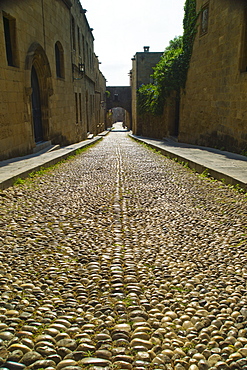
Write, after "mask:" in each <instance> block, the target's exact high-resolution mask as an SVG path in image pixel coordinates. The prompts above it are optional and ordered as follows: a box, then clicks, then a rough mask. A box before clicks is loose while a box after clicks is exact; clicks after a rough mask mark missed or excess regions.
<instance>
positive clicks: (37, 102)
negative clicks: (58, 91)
mask: <svg viewBox="0 0 247 370" xmlns="http://www.w3.org/2000/svg"><path fill="white" fill-rule="evenodd" d="M25 69H26V91H27V95H28V96H29V99H28V101H27V103H28V104H29V105H30V107H31V109H28V111H29V112H30V123H31V125H32V132H33V141H34V142H36V143H37V142H40V141H43V140H50V125H49V117H50V114H49V97H50V96H51V95H52V94H53V89H52V81H51V70H50V65H49V61H48V58H47V56H46V53H45V51H44V49H43V48H42V46H41V45H39V44H38V43H36V42H35V43H33V44H32V45H31V46H30V48H29V50H28V53H27V56H26V63H25Z"/></svg>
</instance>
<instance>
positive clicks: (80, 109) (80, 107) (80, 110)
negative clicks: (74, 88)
mask: <svg viewBox="0 0 247 370" xmlns="http://www.w3.org/2000/svg"><path fill="white" fill-rule="evenodd" d="M79 114H80V122H82V106H81V93H79Z"/></svg>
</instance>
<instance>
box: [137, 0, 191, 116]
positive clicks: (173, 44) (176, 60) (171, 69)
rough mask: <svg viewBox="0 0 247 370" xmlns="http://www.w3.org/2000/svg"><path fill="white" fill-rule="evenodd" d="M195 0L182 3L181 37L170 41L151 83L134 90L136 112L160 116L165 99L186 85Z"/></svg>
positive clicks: (155, 69) (156, 67)
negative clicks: (136, 105) (136, 103)
mask: <svg viewBox="0 0 247 370" xmlns="http://www.w3.org/2000/svg"><path fill="white" fill-rule="evenodd" d="M196 20H197V14H196V0H186V1H185V5H184V20H183V27H184V33H183V36H179V37H175V38H174V39H173V40H171V41H170V43H169V46H168V47H167V48H166V49H165V51H164V53H163V56H162V57H161V59H160V61H159V62H158V64H157V65H156V66H155V67H154V73H153V75H152V77H153V80H154V83H153V84H148V85H142V86H141V87H140V88H139V89H138V92H137V97H138V98H137V99H138V100H137V102H138V112H139V113H140V114H142V113H145V112H150V113H153V114H157V115H161V114H162V113H163V109H164V103H165V100H166V98H167V97H168V96H169V95H170V94H171V92H172V91H177V92H179V91H180V88H181V87H184V86H185V82H186V77H187V71H188V68H189V63H190V58H191V53H192V47H193V41H194V37H195V33H196Z"/></svg>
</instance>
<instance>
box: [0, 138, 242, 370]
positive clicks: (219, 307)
mask: <svg viewBox="0 0 247 370" xmlns="http://www.w3.org/2000/svg"><path fill="white" fill-rule="evenodd" d="M0 195H1V196H0V201H1V208H0V229H1V234H0V365H1V364H2V367H0V369H1V370H3V369H9V370H22V369H24V368H26V369H34V370H36V369H37V370H38V369H47V370H54V369H57V370H61V369H63V370H77V369H78V370H79V369H90V370H110V369H115V370H117V369H135V370H151V369H152V370H153V369H154V370H161V369H164V370H172V369H176V370H198V369H199V370H207V369H211V370H215V369H222V370H225V369H226V370H227V369H231V370H235V369H241V370H242V369H243V370H244V369H247V359H246V357H247V325H246V324H247V245H246V240H247V207H246V199H247V198H246V196H245V195H244V194H240V193H238V192H237V191H235V190H232V189H230V188H229V187H227V186H226V185H224V184H222V183H220V182H217V181H210V180H209V179H207V178H204V177H202V176H200V175H198V174H195V173H193V172H192V171H190V170H188V169H187V168H185V167H183V166H182V165H180V164H179V163H176V162H174V161H172V160H170V159H167V158H165V157H164V156H161V155H160V154H158V153H155V152H153V151H151V150H149V149H148V148H146V147H145V146H143V145H141V144H138V143H136V142H135V141H134V140H132V139H131V138H129V137H128V136H127V133H126V132H124V131H122V132H121V131H115V132H114V131H113V132H111V133H110V134H109V135H108V136H106V137H105V138H103V139H102V140H101V141H100V142H99V143H97V144H96V145H95V146H93V147H91V148H89V149H87V150H86V151H85V152H83V153H82V154H79V155H77V156H76V157H74V158H73V159H70V160H68V161H66V162H64V163H62V164H60V165H59V166H56V167H55V168H54V169H53V170H52V171H49V172H47V173H45V174H44V175H43V176H40V177H34V178H33V180H32V181H26V182H25V183H24V184H22V185H18V186H14V187H12V188H9V189H7V190H4V191H3V192H2V193H1V194H0Z"/></svg>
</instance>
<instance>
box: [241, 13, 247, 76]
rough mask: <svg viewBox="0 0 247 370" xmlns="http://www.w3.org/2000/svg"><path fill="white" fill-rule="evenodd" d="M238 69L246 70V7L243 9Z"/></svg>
mask: <svg viewBox="0 0 247 370" xmlns="http://www.w3.org/2000/svg"><path fill="white" fill-rule="evenodd" d="M240 71H241V72H247V7H246V8H245V11H244V22H243V30H242V48H241V56H240Z"/></svg>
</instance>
